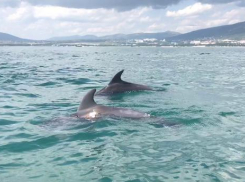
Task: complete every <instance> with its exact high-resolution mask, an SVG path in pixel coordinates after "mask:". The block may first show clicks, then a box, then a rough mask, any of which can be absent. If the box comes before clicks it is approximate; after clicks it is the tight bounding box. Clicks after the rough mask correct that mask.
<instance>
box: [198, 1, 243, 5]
mask: <svg viewBox="0 0 245 182" xmlns="http://www.w3.org/2000/svg"><path fill="white" fill-rule="evenodd" d="M198 1H199V2H201V3H208V4H228V3H234V4H236V5H238V6H245V2H244V0H198Z"/></svg>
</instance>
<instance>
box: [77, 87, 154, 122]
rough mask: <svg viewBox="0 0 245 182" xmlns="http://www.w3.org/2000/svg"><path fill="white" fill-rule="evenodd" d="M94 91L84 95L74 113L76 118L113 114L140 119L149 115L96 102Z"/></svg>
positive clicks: (91, 117) (92, 117)
mask: <svg viewBox="0 0 245 182" xmlns="http://www.w3.org/2000/svg"><path fill="white" fill-rule="evenodd" d="M95 92H96V89H93V90H91V91H89V92H88V93H87V94H86V95H85V96H84V98H83V100H82V102H81V104H80V106H79V108H78V110H77V113H76V116H77V117H78V118H85V119H94V118H100V117H103V116H111V117H113V116H115V117H123V118H132V119H140V118H149V117H150V115H149V114H147V113H142V112H138V111H134V110H131V109H125V108H117V107H108V106H103V105H99V104H96V102H95V101H94V94H95Z"/></svg>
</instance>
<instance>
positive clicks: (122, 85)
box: [96, 70, 152, 95]
mask: <svg viewBox="0 0 245 182" xmlns="http://www.w3.org/2000/svg"><path fill="white" fill-rule="evenodd" d="M123 71H124V70H122V71H119V72H118V73H117V74H116V75H115V76H114V77H113V78H112V80H111V82H110V83H109V84H108V85H107V86H106V87H104V88H103V89H101V90H100V91H98V92H97V93H96V95H112V94H117V93H123V92H130V91H141V90H152V89H151V88H150V87H148V86H146V85H139V84H135V83H129V82H125V81H123V80H122V79H121V76H122V73H123Z"/></svg>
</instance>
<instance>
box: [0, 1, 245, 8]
mask: <svg viewBox="0 0 245 182" xmlns="http://www.w3.org/2000/svg"><path fill="white" fill-rule="evenodd" d="M180 1H184V0H0V6H18V5H19V4H20V3H21V2H28V3H30V4H32V5H41V6H42V5H53V6H61V7H68V8H85V9H97V8H105V9H116V10H118V11H127V10H131V9H135V8H137V7H152V8H154V9H164V8H166V7H168V6H170V5H173V4H178V3H179V2H180ZM196 1H199V2H201V3H209V4H221V3H230V2H235V3H237V5H239V6H245V2H244V0H196Z"/></svg>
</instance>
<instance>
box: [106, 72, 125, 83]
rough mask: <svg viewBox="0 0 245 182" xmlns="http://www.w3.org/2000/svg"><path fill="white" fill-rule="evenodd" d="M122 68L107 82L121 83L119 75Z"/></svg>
mask: <svg viewBox="0 0 245 182" xmlns="http://www.w3.org/2000/svg"><path fill="white" fill-rule="evenodd" d="M123 72H124V70H122V71H119V72H118V73H117V74H116V75H115V76H114V77H113V78H112V80H111V82H110V83H109V85H110V84H113V83H122V82H124V81H123V80H122V79H121V76H122V74H123Z"/></svg>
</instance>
